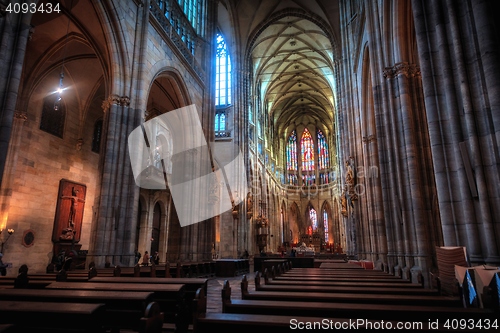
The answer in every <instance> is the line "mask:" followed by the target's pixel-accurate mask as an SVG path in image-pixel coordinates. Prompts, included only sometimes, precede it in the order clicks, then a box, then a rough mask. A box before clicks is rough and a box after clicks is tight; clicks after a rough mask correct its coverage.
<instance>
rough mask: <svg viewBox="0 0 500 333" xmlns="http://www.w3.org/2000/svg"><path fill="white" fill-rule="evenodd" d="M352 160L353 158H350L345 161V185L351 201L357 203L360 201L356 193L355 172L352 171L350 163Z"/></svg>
mask: <svg viewBox="0 0 500 333" xmlns="http://www.w3.org/2000/svg"><path fill="white" fill-rule="evenodd" d="M352 159H353V158H352V157H349V159H348V160H346V161H345V170H346V174H345V185H346V188H347V193H348V194H349V198H350V199H351V201H356V200H358V195H357V194H356V191H355V189H354V171H353V170H352V167H351V163H350V160H352Z"/></svg>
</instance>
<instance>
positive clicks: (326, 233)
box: [323, 209, 328, 243]
mask: <svg viewBox="0 0 500 333" xmlns="http://www.w3.org/2000/svg"><path fill="white" fill-rule="evenodd" d="M323 227H324V229H325V242H327V243H328V213H327V212H326V209H323Z"/></svg>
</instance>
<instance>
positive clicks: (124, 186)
mask: <svg viewBox="0 0 500 333" xmlns="http://www.w3.org/2000/svg"><path fill="white" fill-rule="evenodd" d="M108 103H109V104H108V105H109V108H107V110H106V114H105V121H104V126H105V128H106V131H105V136H104V137H105V139H106V141H104V144H105V147H104V148H103V151H102V152H101V154H102V157H101V158H102V166H101V174H102V176H101V181H100V191H99V195H98V196H96V200H95V204H94V206H95V207H94V211H95V212H96V214H95V215H94V216H93V219H94V220H93V223H92V231H91V235H90V237H91V242H90V249H89V260H88V261H89V262H90V261H94V262H95V263H96V265H97V266H98V267H99V266H103V265H104V264H105V263H106V262H109V263H111V264H120V265H126V266H131V265H133V264H134V250H135V248H134V246H135V233H136V224H135V223H136V222H135V221H136V220H137V209H138V202H139V190H140V189H139V187H138V186H136V184H135V181H134V177H133V173H132V167H131V164H130V157H129V153H128V134H129V133H131V132H132V130H134V129H135V128H136V127H137V126H139V124H140V121H141V115H142V110H136V109H133V108H131V107H130V99H129V97H128V96H115V95H114V96H110V98H109V99H108Z"/></svg>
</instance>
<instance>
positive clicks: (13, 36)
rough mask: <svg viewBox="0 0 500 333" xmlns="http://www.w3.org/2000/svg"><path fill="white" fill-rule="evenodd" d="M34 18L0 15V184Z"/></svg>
mask: <svg viewBox="0 0 500 333" xmlns="http://www.w3.org/2000/svg"><path fill="white" fill-rule="evenodd" d="M0 6H1V4H0ZM31 17H32V14H14V13H7V12H5V11H3V10H1V11H0V59H1V61H0V184H2V180H3V175H4V171H5V165H6V163H7V153H8V150H9V143H10V139H11V132H12V126H13V119H14V113H15V109H16V103H17V98H18V90H19V84H20V81H21V73H22V70H23V63H24V56H25V53H26V44H27V42H28V36H29V33H30V28H31V26H30V22H31Z"/></svg>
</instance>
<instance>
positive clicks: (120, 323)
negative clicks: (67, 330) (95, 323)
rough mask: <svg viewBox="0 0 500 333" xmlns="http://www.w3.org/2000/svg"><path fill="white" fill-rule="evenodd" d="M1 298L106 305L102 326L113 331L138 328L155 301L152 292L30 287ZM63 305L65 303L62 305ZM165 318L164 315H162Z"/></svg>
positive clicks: (6, 292) (7, 292)
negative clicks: (34, 288)
mask: <svg viewBox="0 0 500 333" xmlns="http://www.w3.org/2000/svg"><path fill="white" fill-rule="evenodd" d="M0 299H2V300H6V301H24V302H46V303H50V302H60V303H87V304H88V303H91V304H92V303H93V304H104V312H105V313H104V316H103V320H102V326H103V327H105V328H110V329H114V330H119V329H121V328H123V329H132V330H136V331H139V329H140V327H141V325H142V323H141V318H142V317H143V316H144V313H145V312H146V308H147V306H148V305H149V304H150V303H152V301H153V293H152V292H133V291H130V292H121V291H100V290H99V291H98V290H71V291H70V292H68V291H67V290H57V289H41V290H37V291H36V292H33V291H32V290H29V289H4V290H0ZM60 307H64V305H62V304H60ZM162 319H163V318H162Z"/></svg>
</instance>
